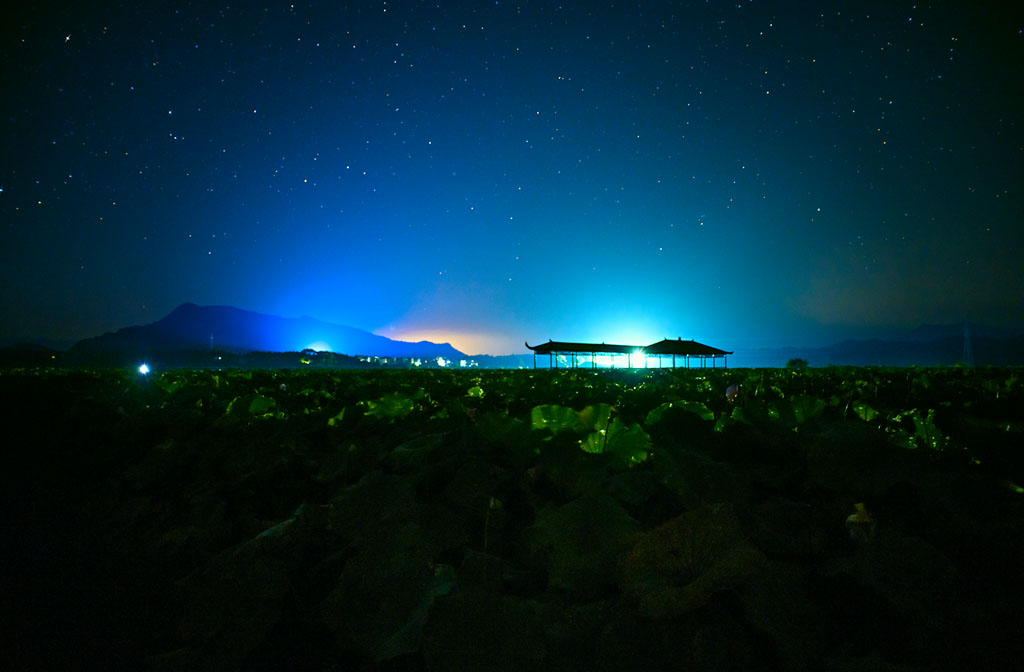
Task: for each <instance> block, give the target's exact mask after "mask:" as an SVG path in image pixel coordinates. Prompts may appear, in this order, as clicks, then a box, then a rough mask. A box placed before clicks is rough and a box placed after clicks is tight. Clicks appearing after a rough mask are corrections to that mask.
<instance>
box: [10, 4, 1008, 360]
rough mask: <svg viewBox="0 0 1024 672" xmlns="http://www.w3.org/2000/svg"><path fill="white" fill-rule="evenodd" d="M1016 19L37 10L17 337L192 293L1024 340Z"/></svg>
mask: <svg viewBox="0 0 1024 672" xmlns="http://www.w3.org/2000/svg"><path fill="white" fill-rule="evenodd" d="M1006 4H1009V3H996V2H991V3H989V2H975V1H972V2H967V1H964V2H933V3H912V2H897V1H893V0H886V1H884V2H881V1H879V2H872V1H867V0H860V1H858V2H817V3H816V2H764V1H747V0H743V1H734V2H729V3H727V2H633V3H614V4H612V3H597V2H593V1H588V2H564V3H555V2H518V3H516V2H504V1H501V2H489V3H488V2H405V1H394V0H392V1H389V2H359V3H350V4H348V5H345V4H343V3H333V2H296V3H289V2H278V3H266V2H261V3H252V4H249V3H241V4H239V5H237V6H236V5H231V6H230V7H228V6H224V5H218V4H215V3H207V2H195V3H183V2H175V3H163V2H144V3H143V2H133V3H123V4H120V5H115V4H113V3H110V4H109V6H108V7H107V8H106V9H103V8H100V9H97V8H96V7H95V6H93V3H71V2H43V3H26V5H25V6H23V7H21V8H19V9H18V10H16V13H15V14H13V15H8V16H6V17H5V20H4V26H3V28H2V29H0V30H2V36H3V41H2V54H0V55H2V57H3V61H4V63H5V64H6V67H5V68H4V70H3V75H2V82H3V84H2V91H0V92H2V96H0V106H2V111H3V115H2V117H0V123H2V133H3V135H2V146H0V157H2V163H0V187H2V189H3V191H2V193H0V236H2V239H0V240H2V243H0V315H2V316H3V320H2V324H0V339H5V340H6V339H11V338H19V337H34V338H48V339H58V340H61V339H75V338H79V337H84V336H89V335H95V334H97V333H101V332H103V331H108V330H113V329H116V328H119V327H122V326H126V325H129V324H140V323H146V322H152V321H155V320H157V319H159V318H160V317H162V316H163V315H165V314H166V313H168V312H169V311H170V310H171V309H173V308H174V307H175V306H176V305H178V304H180V303H182V302H185V301H191V302H195V303H199V304H229V305H234V306H238V307H240V308H245V309H249V310H257V311H261V312H268V313H274V314H278V315H282V316H299V315H310V316H313V317H316V318H319V319H321V320H326V321H332V322H338V323H342V324H348V325H352V326H356V327H360V328H364V329H368V330H371V331H375V332H377V333H381V334H384V335H387V336H391V337H395V338H406V339H411V340H418V339H420V338H430V339H432V340H440V341H450V342H452V343H453V344H454V345H455V346H456V347H459V348H460V349H462V350H464V351H467V352H471V353H476V352H489V353H493V354H501V353H506V352H513V351H524V350H525V349H524V348H523V347H522V342H523V341H524V340H529V341H530V342H531V343H533V342H536V341H545V340H547V339H549V338H552V339H555V340H598V341H601V340H604V341H608V342H630V343H638V344H639V343H647V342H653V341H656V340H659V339H661V338H663V337H671V338H675V337H677V336H681V337H683V338H696V339H697V340H699V341H704V342H708V343H710V344H712V345H717V346H719V347H723V348H726V349H733V348H746V347H754V346H761V345H763V346H773V345H782V344H794V345H811V344H820V343H823V342H828V341H833V340H839V339H841V338H846V337H851V336H863V335H871V334H880V333H885V332H888V331H890V330H902V329H909V328H913V327H915V326H918V325H919V324H922V323H934V322H958V321H960V320H963V319H964V318H965V317H966V318H969V319H971V320H972V321H975V322H982V323H987V324H993V325H1001V326H1015V327H1020V326H1022V325H1024V318H1022V315H1024V271H1022V266H1024V264H1022V263H1021V262H1022V260H1024V221H1022V210H1024V208H1022V205H1024V201H1022V193H1021V188H1022V185H1024V170H1022V166H1024V162H1022V158H1024V130H1022V127H1021V122H1022V120H1021V114H1020V111H1021V109H1022V104H1024V96H1022V86H1024V85H1022V82H1024V34H1022V29H1024V13H1022V11H1021V10H1020V9H1016V10H1012V13H1007V12H1008V11H1010V10H1006V9H1001V7H1003V6H1004V5H1006Z"/></svg>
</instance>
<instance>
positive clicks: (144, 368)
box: [139, 364, 149, 375]
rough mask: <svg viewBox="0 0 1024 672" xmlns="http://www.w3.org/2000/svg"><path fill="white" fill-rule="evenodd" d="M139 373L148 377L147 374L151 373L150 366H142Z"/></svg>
mask: <svg viewBox="0 0 1024 672" xmlns="http://www.w3.org/2000/svg"><path fill="white" fill-rule="evenodd" d="M139 373H141V374H142V375H146V374H147V373H149V365H148V364H143V365H142V366H140V367H139Z"/></svg>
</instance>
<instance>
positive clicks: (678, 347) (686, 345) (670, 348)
mask: <svg viewBox="0 0 1024 672" xmlns="http://www.w3.org/2000/svg"><path fill="white" fill-rule="evenodd" d="M526 347H527V348H529V349H530V350H533V351H534V353H536V354H538V355H547V354H551V353H563V352H564V353H567V352H587V353H592V354H594V353H599V352H600V353H609V354H616V355H622V354H627V355H628V354H631V353H634V352H637V351H639V350H642V351H643V352H644V353H646V354H648V355H694V356H697V357H720V356H723V355H731V354H732V352H731V351H726V350H719V349H718V348H713V347H711V346H710V345H704V344H703V343H698V342H697V341H694V340H689V341H684V340H683V339H681V338H677V339H676V340H674V341H672V340H669V339H667V338H666V339H663V340H660V341H658V342H657V343H652V344H651V345H648V346H646V347H644V346H642V345H618V344H612V343H572V342H569V341H548V342H547V343H541V344H540V345H530V344H529V343H527V344H526Z"/></svg>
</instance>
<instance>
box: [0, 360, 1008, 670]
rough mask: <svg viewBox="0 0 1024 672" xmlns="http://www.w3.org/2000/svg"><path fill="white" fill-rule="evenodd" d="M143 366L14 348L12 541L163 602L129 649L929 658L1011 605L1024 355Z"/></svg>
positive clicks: (522, 663) (967, 639)
mask: <svg viewBox="0 0 1024 672" xmlns="http://www.w3.org/2000/svg"><path fill="white" fill-rule="evenodd" d="M154 369H155V371H154V372H153V373H151V374H149V375H148V376H146V377H144V378H143V377H140V376H138V375H137V374H136V373H134V372H125V371H121V372H114V371H65V372H56V371H51V372H35V373H27V372H17V373H11V372H2V375H0V388H2V391H3V393H4V396H3V398H4V400H5V401H4V404H2V405H0V410H3V411H4V412H5V413H6V416H5V427H6V428H7V434H6V435H5V449H6V450H7V451H8V452H7V454H8V455H9V460H8V462H7V463H5V470H4V471H5V474H6V476H7V479H6V481H5V484H4V485H5V489H4V492H6V493H8V495H9V496H8V497H7V499H6V501H7V502H8V503H9V505H10V506H11V507H13V510H12V511H9V514H10V515H11V516H12V517H13V519H23V520H33V521H36V522H34V523H33V525H32V526H16V527H15V528H14V531H13V532H12V534H13V538H12V539H10V540H8V542H9V545H10V546H11V547H12V548H19V547H21V546H24V547H25V548H38V547H39V546H38V544H39V543H40V539H43V538H44V537H40V536H39V534H43V535H45V539H46V546H47V548H48V549H49V548H50V547H51V546H52V547H53V548H54V549H55V550H56V551H57V552H55V553H53V554H50V555H49V556H48V557H49V558H60V557H62V553H61V552H63V556H66V557H90V558H94V559H95V560H96V562H90V563H89V565H90V566H93V567H102V571H91V573H90V574H89V575H88V576H87V577H85V579H82V578H81V577H79V576H77V575H75V577H74V578H75V580H76V581H78V580H88V581H89V582H90V583H89V585H90V586H92V587H93V588H91V591H92V592H91V593H90V594H91V595H93V596H96V600H97V604H98V606H97V607H96V610H95V611H96V613H106V612H103V611H102V610H101V607H102V608H109V607H110V606H111V605H112V604H115V602H116V601H117V600H115V599H114V598H109V599H108V598H104V596H106V595H109V596H115V597H116V596H119V595H124V594H125V593H124V585H122V578H123V577H128V579H130V584H131V588H132V590H133V591H135V590H136V589H137V590H138V594H139V595H140V596H142V597H143V598H144V599H145V601H146V602H147V603H166V604H168V605H169V606H168V609H167V611H166V612H165V615H164V616H163V617H162V620H161V619H155V618H154V619H151V622H147V623H146V624H145V627H144V630H145V636H144V637H141V638H139V639H138V641H132V642H129V644H130V646H128V647H127V648H126V649H125V650H126V651H139V652H140V657H139V659H138V660H134V659H133V660H130V661H128V664H127V665H126V666H128V667H139V668H143V667H162V668H166V669H205V668H209V667H219V668H221V669H252V668H256V667H260V666H263V667H267V666H271V667H273V666H281V665H280V663H282V661H295V660H302V661H307V660H308V661H311V664H310V665H309V666H310V667H317V668H324V669H327V668H329V667H331V666H332V665H333V666H337V665H338V664H344V665H345V666H349V667H353V668H358V669H371V668H374V667H389V668H396V669H397V668H399V667H403V668H404V667H412V668H417V669H419V668H422V667H425V668H429V669H459V668H461V669H483V668H488V669H494V668H495V667H501V668H502V669H590V668H592V669H611V668H613V667H616V664H617V663H618V662H621V661H620V660H619V659H615V660H614V661H613V660H612V656H613V655H614V654H615V652H616V651H620V650H621V651H626V652H627V653H628V655H627V656H626V658H623V659H622V660H624V661H626V662H627V663H628V662H629V661H632V660H641V659H643V660H644V661H647V660H648V659H650V660H657V661H659V663H661V666H660V667H659V669H671V668H674V667H679V668H688V669H691V668H692V669H722V667H723V664H722V661H735V660H742V661H744V663H743V664H744V665H745V666H746V667H756V666H757V662H758V661H761V662H763V663H764V666H769V667H773V668H775V669H822V668H826V667H829V668H834V669H840V668H842V669H847V668H849V669H862V668H864V667H869V666H872V667H877V668H878V669H895V667H896V666H902V667H904V668H907V669H910V668H913V669H935V668H936V667H942V666H943V664H944V663H945V662H946V661H945V658H944V657H943V656H946V655H949V651H950V649H949V648H948V647H943V646H936V645H935V644H936V643H942V642H946V641H957V646H958V647H959V648H958V649H957V650H958V651H959V650H961V649H962V653H961V654H958V655H960V657H959V658H958V660H957V661H955V662H957V663H958V664H959V665H958V666H963V665H962V664H963V663H965V662H969V661H971V660H973V659H974V658H975V657H979V656H980V657H983V656H985V655H989V653H990V652H991V651H992V650H994V648H996V647H998V646H1001V644H1000V642H1010V641H1016V640H1015V639H1014V638H1015V637H1016V634H1017V632H1019V630H1020V629H1021V626H1024V623H1022V622H1021V618H1020V616H1019V615H1017V612H1016V611H1014V609H1013V605H1012V600H1011V601H1009V602H1008V601H1007V600H1006V597H1005V596H1006V595H1011V594H1015V593H1014V592H1013V590H1014V588H1015V587H1016V586H1017V585H1018V583H1019V577H1017V576H1016V574H1017V573H1018V568H1019V563H1018V562H1016V558H1019V557H1021V555H1022V553H1024V541H1022V539H1024V536H1022V535H1021V534H1020V531H1021V527H1020V520H1019V518H1020V516H1019V515H1018V514H1019V512H1020V507H1021V505H1022V495H1021V493H1022V492H1024V487H1022V486H1024V458H1022V454H1021V451H1020V450H1019V446H1020V445H1024V415H1022V413H1024V410H1022V409H1024V384H1022V383H1021V376H1020V374H1019V373H1018V372H1016V371H1006V370H994V369H993V370H988V369H984V368H975V369H955V370H954V369H926V370H917V369H870V368H868V369H861V368H849V367H826V368H815V369H804V370H796V369H785V368H783V369H772V370H769V369H765V370H746V369H741V370H735V369H730V370H690V371H686V370H667V369H666V370H658V369H651V370H631V371H601V372H596V373H595V372H590V371H585V370H571V371H486V370H484V371H481V370H473V371H458V370H454V371H452V370H441V369H432V370H429V371H428V370H419V371H380V372H367V371H332V370H323V369H315V368H313V367H309V368H308V369H305V370H298V371H288V372H284V371H267V370H251V371H238V370H222V371H190V370H178V371H166V370H160V369H158V368H156V367H154ZM98 492H100V493H104V494H103V495H102V496H97V494H96V493H98ZM68 503H73V504H74V510H73V511H71V515H69V513H68V512H69V509H68V506H67V505H68ZM26 531H27V532H26ZM37 532H38V534H37ZM25 536H27V537H28V538H27V540H23V539H22V537H25ZM64 540H71V541H64ZM23 541H24V542H25V543H21V542H23ZM29 542H31V543H29ZM19 543H21V546H19ZM33 543H34V544H35V546H33V545H32V544H33ZM26 557H30V556H28V555H26ZM47 562H50V563H51V565H52V566H50V565H48V566H44V567H43V568H42V569H45V570H47V571H45V572H44V571H39V572H36V568H35V567H31V566H29V564H28V563H26V568H27V569H26V570H25V571H21V570H19V569H18V568H15V574H16V575H15V576H13V577H12V579H13V580H12V581H11V583H12V585H17V583H18V582H19V581H22V582H24V581H31V580H36V581H37V582H41V581H42V580H43V579H41V578H38V579H33V577H34V576H36V574H38V576H40V577H46V580H49V579H50V577H51V576H55V575H56V574H54V572H52V571H51V570H52V569H53V567H56V566H57V565H56V563H54V562H53V561H52V560H47ZM139 568H144V569H139ZM79 569H81V567H77V566H76V567H75V571H78V570H79ZM85 570H86V571H88V570H89V567H85ZM981 579H983V580H981ZM69 585H70V584H69ZM47 588H49V586H47ZM1018 592H1019V591H1018ZM39 594H41V593H39ZM26 595H28V594H27V593H26ZM29 596H31V595H29ZM15 597H16V598H17V597H18V595H17V594H16V595H15ZM170 598H173V599H170ZM104 599H106V602H103V600H104ZM117 599H121V598H117ZM140 599H141V598H140ZM53 601H54V605H55V606H56V607H57V608H59V607H60V606H61V602H60V595H59V593H58V592H54V593H53ZM964 603H966V604H969V605H970V607H971V609H970V612H971V614H970V615H971V618H965V617H964V616H963V614H962V611H961V610H960V608H959V606H958V605H961V604H964ZM71 606H72V607H74V609H72V610H71V613H72V614H75V615H76V617H77V615H78V614H79V613H80V612H82V613H84V614H85V615H86V616H88V615H89V611H88V609H89V608H88V607H87V606H83V605H82V604H79V603H75V604H73V605H71ZM975 615H978V617H977V618H975ZM975 621H977V624H975ZM993 629H994V630H993ZM72 636H73V633H72ZM120 637H121V635H119V638H120ZM125 637H129V638H130V633H129V634H125ZM119 638H118V642H120V641H121V640H120V639H119ZM467 641H472V642H473V646H472V647H468V646H466V642H467ZM907 642H913V646H908V645H907V644H906V643H907ZM726 643H727V644H726ZM75 644H76V645H85V644H86V643H84V642H75ZM734 649H735V650H736V651H737V652H739V654H741V655H739V657H738V658H733V657H731V656H730V655H729V654H732V653H733V650H734ZM142 654H145V656H144V657H145V661H143V660H142ZM648 654H650V657H649V658H648ZM339 661H342V663H339ZM494 661H501V662H500V664H496V663H495V662H494ZM131 663H138V664H136V665H132V664H131ZM876 663H877V665H876ZM993 669H995V668H993Z"/></svg>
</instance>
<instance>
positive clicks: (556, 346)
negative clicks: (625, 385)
mask: <svg viewBox="0 0 1024 672" xmlns="http://www.w3.org/2000/svg"><path fill="white" fill-rule="evenodd" d="M526 347H528V348H529V349H530V350H533V351H534V352H535V353H536V354H538V355H547V354H549V353H559V352H590V353H597V352H606V353H611V354H616V355H621V354H629V353H631V352H636V351H637V350H639V349H640V346H638V345H615V344H612V343H570V342H568V341H548V342H547V343H541V344H540V345H530V344H529V343H527V344H526Z"/></svg>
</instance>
